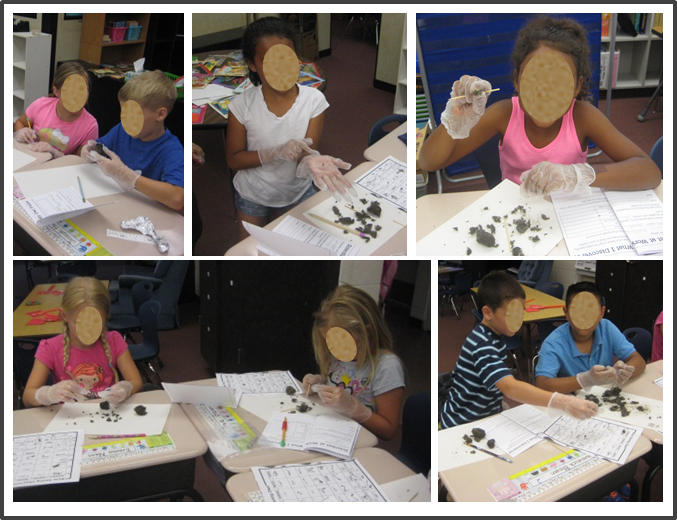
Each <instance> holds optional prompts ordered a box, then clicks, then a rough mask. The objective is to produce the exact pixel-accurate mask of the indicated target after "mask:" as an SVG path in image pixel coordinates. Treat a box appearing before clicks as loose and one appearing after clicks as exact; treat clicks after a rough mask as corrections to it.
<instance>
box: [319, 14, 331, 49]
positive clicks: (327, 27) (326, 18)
mask: <svg viewBox="0 0 677 520" xmlns="http://www.w3.org/2000/svg"><path fill="white" fill-rule="evenodd" d="M317 46H318V49H319V50H320V52H322V51H326V50H327V49H330V48H331V14H330V13H318V14H317Z"/></svg>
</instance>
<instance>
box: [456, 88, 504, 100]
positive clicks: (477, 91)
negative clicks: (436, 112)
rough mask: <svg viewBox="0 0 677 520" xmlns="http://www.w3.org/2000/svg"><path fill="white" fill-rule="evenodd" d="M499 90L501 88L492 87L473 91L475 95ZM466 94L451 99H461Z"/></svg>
mask: <svg viewBox="0 0 677 520" xmlns="http://www.w3.org/2000/svg"><path fill="white" fill-rule="evenodd" d="M497 90H501V89H500V88H492V89H491V90H476V91H475V92H473V93H472V95H473V96H478V95H479V94H482V93H484V94H488V93H489V92H496V91H497ZM464 97H465V96H456V97H453V98H450V99H461V98H464Z"/></svg>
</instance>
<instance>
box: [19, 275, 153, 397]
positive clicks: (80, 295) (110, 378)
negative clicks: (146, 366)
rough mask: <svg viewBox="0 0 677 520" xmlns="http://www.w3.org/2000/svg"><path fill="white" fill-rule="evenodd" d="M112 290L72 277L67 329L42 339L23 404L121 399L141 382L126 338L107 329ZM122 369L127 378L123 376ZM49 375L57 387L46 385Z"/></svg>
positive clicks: (66, 297)
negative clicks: (110, 292) (110, 291)
mask: <svg viewBox="0 0 677 520" xmlns="http://www.w3.org/2000/svg"><path fill="white" fill-rule="evenodd" d="M109 313H110V298H109V296H108V290H107V289H106V287H105V286H104V284H103V283H101V281H99V280H97V279H96V278H89V277H82V278H73V279H72V280H71V281H70V282H69V283H68V285H67V286H66V289H65V290H64V293H63V299H62V302H61V309H60V316H61V319H62V320H63V333H62V334H60V335H58V336H56V337H53V338H50V339H46V340H43V341H41V342H40V344H39V345H38V349H37V351H36V353H35V363H34V365H33V370H32V371H31V375H30V376H29V378H28V382H27V383H26V389H25V390H24V394H23V402H24V404H25V405H26V406H28V407H33V406H40V405H42V406H49V405H51V404H55V403H60V402H69V403H70V402H75V401H82V400H85V399H96V398H98V397H104V398H105V399H107V400H108V401H109V402H111V403H120V402H122V401H124V400H125V399H127V397H129V396H130V395H131V394H133V393H136V392H138V391H140V390H141V388H142V386H143V385H142V382H141V375H140V374H139V371H138V369H137V368H136V365H135V364H134V360H133V359H132V356H131V354H130V353H129V349H128V347H127V344H126V343H125V341H124V339H122V336H121V335H120V334H119V333H118V332H115V331H108V330H106V320H107V319H108V316H109ZM118 370H119V372H120V375H121V376H122V378H123V380H121V379H120V377H119V375H118ZM50 374H51V375H52V378H53V380H54V384H53V385H46V383H47V380H48V379H49V376H50Z"/></svg>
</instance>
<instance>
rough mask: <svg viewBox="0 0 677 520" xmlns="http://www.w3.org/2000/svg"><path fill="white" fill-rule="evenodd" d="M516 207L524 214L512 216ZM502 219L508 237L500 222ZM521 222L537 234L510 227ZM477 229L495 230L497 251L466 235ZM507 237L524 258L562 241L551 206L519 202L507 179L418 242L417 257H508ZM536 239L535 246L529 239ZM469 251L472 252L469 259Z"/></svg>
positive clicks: (515, 187) (533, 200) (527, 200)
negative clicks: (523, 210) (478, 226)
mask: <svg viewBox="0 0 677 520" xmlns="http://www.w3.org/2000/svg"><path fill="white" fill-rule="evenodd" d="M519 206H523V207H524V208H525V210H526V213H525V214H522V212H521V211H519V210H518V211H516V212H515V213H513V211H515V210H516V209H517V208H518V207H519ZM505 215H507V218H506V219H505V220H506V221H507V224H508V233H506V230H505V227H506V225H505V224H504V219H503V217H504V216H505ZM543 216H545V218H543ZM493 217H498V218H499V220H500V222H495V221H494V219H493ZM520 218H524V219H525V220H528V221H529V222H530V224H531V227H532V228H534V229H536V228H537V227H538V228H540V230H539V231H531V229H529V230H527V231H525V232H524V234H520V233H519V232H518V231H517V229H516V226H515V224H514V223H513V221H514V220H518V219H520ZM477 225H481V226H482V229H484V230H485V231H487V232H491V231H490V228H488V226H489V225H493V226H494V227H495V228H496V230H495V232H494V233H493V235H494V239H495V241H496V243H497V244H498V247H488V246H485V245H482V244H479V243H478V242H477V239H476V235H471V234H470V232H469V229H470V227H476V226H477ZM508 234H509V235H510V241H514V246H515V247H520V248H521V249H522V252H523V253H524V255H525V256H543V255H547V254H548V253H549V252H550V251H552V249H553V248H554V247H555V246H556V245H557V244H559V242H560V241H561V240H562V231H561V230H560V227H559V225H558V224H557V215H556V214H555V209H554V208H553V205H552V204H551V203H550V202H548V201H547V200H545V199H542V198H540V197H530V198H522V197H521V196H520V191H519V186H518V185H517V184H515V183H514V182H511V181H509V180H507V179H506V180H504V181H503V182H501V183H500V184H499V185H498V186H496V187H495V188H494V189H492V190H491V191H489V193H487V194H486V195H483V196H482V197H480V198H479V199H477V200H476V201H475V202H473V203H472V204H471V205H470V206H468V207H467V208H465V209H464V210H463V211H461V212H460V213H458V214H457V215H456V216H454V217H452V218H451V219H449V220H447V221H446V222H445V223H444V224H442V225H441V226H439V227H438V228H437V229H435V231H433V232H432V233H430V234H429V235H427V236H426V237H424V238H423V239H422V240H420V241H419V242H418V243H417V244H416V254H418V255H423V256H458V257H466V256H503V257H505V256H510V254H511V248H510V243H509V241H508ZM536 236H538V237H539V240H538V241H537V242H534V241H532V240H530V239H529V237H536ZM468 249H470V250H471V253H470V255H468V251H467V250H468Z"/></svg>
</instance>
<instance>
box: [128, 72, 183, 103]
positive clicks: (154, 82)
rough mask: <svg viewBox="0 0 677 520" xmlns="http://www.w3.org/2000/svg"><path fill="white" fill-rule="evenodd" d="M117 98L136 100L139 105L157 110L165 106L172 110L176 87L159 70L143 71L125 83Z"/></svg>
mask: <svg viewBox="0 0 677 520" xmlns="http://www.w3.org/2000/svg"><path fill="white" fill-rule="evenodd" d="M118 100H120V101H122V102H123V103H124V102H125V101H129V100H132V101H136V102H137V103H138V104H139V105H141V107H146V108H150V109H151V110H157V109H158V108H163V107H164V108H166V109H167V113H169V112H171V111H172V108H173V107H174V102H175V101H176V87H175V86H174V82H173V81H172V80H171V79H169V77H168V76H166V75H165V74H164V73H163V72H162V71H161V70H154V71H152V72H144V73H143V74H141V75H140V76H135V77H133V78H132V79H130V80H129V81H128V82H127V83H125V84H124V85H123V86H122V88H121V89H120V91H119V92H118Z"/></svg>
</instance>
